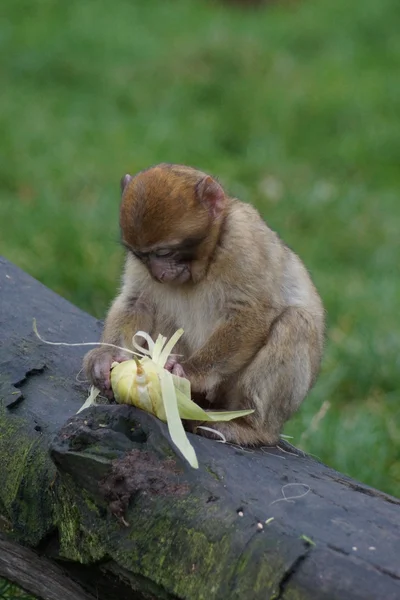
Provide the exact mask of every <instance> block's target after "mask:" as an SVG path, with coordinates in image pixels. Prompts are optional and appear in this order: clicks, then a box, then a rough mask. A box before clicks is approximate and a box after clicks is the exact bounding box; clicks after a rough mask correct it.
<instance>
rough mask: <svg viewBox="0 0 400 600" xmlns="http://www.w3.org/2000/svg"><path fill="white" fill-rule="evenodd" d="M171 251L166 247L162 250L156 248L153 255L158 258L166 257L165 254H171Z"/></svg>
mask: <svg viewBox="0 0 400 600" xmlns="http://www.w3.org/2000/svg"><path fill="white" fill-rule="evenodd" d="M172 254H173V251H172V250H168V248H164V250H157V251H156V252H154V256H157V257H159V258H166V257H167V256H172Z"/></svg>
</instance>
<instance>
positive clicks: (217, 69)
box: [0, 0, 400, 496]
mask: <svg viewBox="0 0 400 600" xmlns="http://www.w3.org/2000/svg"><path fill="white" fill-rule="evenodd" d="M399 31H400V6H399V3H398V0H380V1H379V2H377V1H376V0H353V1H352V2H348V0H309V1H305V0H303V1H298V0H297V1H292V2H288V1H287V2H284V1H282V2H277V3H276V4H275V5H272V6H271V5H270V6H269V7H265V8H261V9H258V10H249V9H247V10H246V9H241V8H238V7H235V8H233V7H232V6H231V5H229V3H223V2H216V1H215V2H211V1H208V2H206V1H202V0H193V1H191V2H190V1H188V0H174V1H173V2H172V1H168V0H167V1H164V2H157V1H155V0H147V1H146V2H134V1H133V0H130V1H128V0H114V2H112V3H107V2H104V1H102V0H70V1H69V2H61V1H58V0H36V2H34V3H33V2H30V1H28V0H17V1H15V0H2V3H1V7H0V51H1V56H2V64H1V66H0V77H1V80H0V82H1V91H0V222H1V230H0V231H1V233H0V253H1V254H3V255H5V256H6V257H7V258H8V259H10V260H11V261H14V262H15V263H16V264H17V265H19V266H20V267H22V268H23V269H25V270H26V271H28V272H29V273H31V274H32V275H33V276H35V277H36V278H38V279H39V280H40V281H42V282H43V283H45V284H46V285H47V286H49V287H51V288H53V289H54V290H56V291H57V292H58V293H60V294H61V295H63V296H65V297H66V298H68V299H69V300H71V301H72V302H74V303H75V304H77V305H79V306H80V307H82V308H83V309H85V310H87V311H89V312H90V313H92V314H94V315H96V316H97V317H103V316H104V314H105V311H106V308H107V306H108V304H109V302H110V300H111V298H112V297H113V295H114V294H115V290H116V286H117V284H118V281H119V276H120V268H121V264H122V249H121V248H120V247H119V245H118V224H117V222H118V204H119V179H120V177H121V175H123V174H124V173H125V172H136V171H138V170H139V169H141V168H144V167H146V166H149V165H151V164H154V163H157V162H161V161H168V162H182V163H186V164H190V165H193V166H197V167H199V168H201V169H204V170H206V171H207V170H208V171H210V172H211V173H213V174H215V175H217V176H218V177H219V178H220V180H221V181H222V182H223V183H224V184H225V186H226V187H227V188H228V189H229V190H230V192H231V193H232V194H235V195H237V196H239V197H240V198H241V199H242V200H245V201H249V202H252V203H254V204H255V205H256V206H257V207H258V209H259V210H260V211H261V213H262V214H263V216H264V217H265V219H266V220H267V221H268V223H269V225H270V226H271V227H272V228H273V229H275V230H277V231H278V232H279V234H280V235H281V236H282V237H283V239H284V240H285V241H286V242H287V243H288V244H289V246H290V247H292V248H293V249H294V250H295V251H296V252H297V253H298V254H299V255H300V256H301V258H302V259H303V260H304V261H305V263H306V265H307V266H308V268H309V269H310V271H311V273H312V276H313V278H314V281H315V282H316V284H317V287H318V289H319V291H320V293H321V295H322V297H323V300H324V303H325V306H326V309H327V311H328V331H327V345H326V352H325V360H324V365H323V369H322V373H321V375H320V378H319V380H318V383H317V384H316V386H315V388H314V390H313V392H312V393H311V394H310V396H309V398H308V399H307V400H306V402H305V403H304V405H303V407H302V409H301V410H300V412H299V413H298V414H297V415H296V417H295V418H294V419H293V420H292V421H291V422H290V423H289V424H288V426H287V428H286V431H285V432H286V433H287V434H289V435H292V436H293V440H292V441H293V443H294V444H296V445H300V446H301V447H302V448H304V449H305V450H307V451H309V452H311V453H313V454H315V455H317V456H318V457H319V458H320V459H321V460H323V461H324V462H326V463H327V464H329V465H331V466H333V467H335V468H337V469H339V470H340V471H342V472H345V473H348V474H350V475H352V476H354V477H356V478H358V479H360V480H362V481H364V482H366V483H369V484H371V485H373V486H375V487H378V488H380V489H382V490H385V491H387V492H390V493H392V494H395V495H397V496H400V418H399V408H400V403H399V393H400V368H399V367H400V328H399V300H400V281H399V273H400V270H399V264H400V243H399V230H400V198H399V192H400V36H399ZM244 259H245V257H244ZM77 341H78V340H77ZM321 405H322V406H323V409H322V411H321V410H320V408H321ZM314 415H317V417H314ZM313 417H314V419H313Z"/></svg>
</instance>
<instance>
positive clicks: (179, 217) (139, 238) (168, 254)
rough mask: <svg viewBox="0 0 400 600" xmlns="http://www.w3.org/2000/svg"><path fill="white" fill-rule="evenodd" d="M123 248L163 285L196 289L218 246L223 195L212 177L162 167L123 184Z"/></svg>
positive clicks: (129, 177) (195, 172) (175, 166)
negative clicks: (195, 285)
mask: <svg viewBox="0 0 400 600" xmlns="http://www.w3.org/2000/svg"><path fill="white" fill-rule="evenodd" d="M121 188H122V203H121V212H120V226H121V234H122V243H123V244H124V246H125V247H126V248H127V249H128V251H130V252H132V254H134V255H135V256H136V258H137V259H138V260H140V261H141V262H142V263H143V264H144V265H145V266H146V268H147V269H148V271H149V273H150V275H151V276H152V277H153V278H154V279H155V280H157V281H159V282H161V283H168V284H172V285H180V284H184V283H188V282H190V281H192V282H194V283H196V282H197V281H198V280H199V279H200V278H201V277H202V276H203V275H204V273H205V271H206V265H207V263H208V260H209V256H210V254H211V252H212V250H213V246H214V245H215V243H216V235H215V232H216V230H217V229H219V226H220V225H219V223H220V214H221V213H222V208H220V207H222V205H223V202H224V199H225V196H224V193H223V190H222V188H221V186H219V184H218V183H217V182H215V181H214V180H213V179H212V178H211V177H209V176H207V175H205V174H204V173H201V172H199V171H196V170H194V169H191V168H189V167H182V166H179V165H159V166H157V167H153V168H151V169H147V170H146V171H143V172H141V173H139V174H138V175H136V176H135V177H131V176H130V175H125V177H124V178H123V179H122V181H121Z"/></svg>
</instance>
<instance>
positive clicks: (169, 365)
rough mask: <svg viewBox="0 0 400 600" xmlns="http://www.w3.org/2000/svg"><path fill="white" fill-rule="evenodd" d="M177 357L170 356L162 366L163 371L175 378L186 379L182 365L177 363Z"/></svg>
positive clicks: (175, 355) (174, 355)
mask: <svg viewBox="0 0 400 600" xmlns="http://www.w3.org/2000/svg"><path fill="white" fill-rule="evenodd" d="M178 359H179V356H178V355H177V354H170V355H169V357H168V360H167V362H166V363H165V365H164V369H166V370H167V371H169V372H170V373H172V374H173V375H176V376H177V377H186V375H185V371H184V369H183V367H182V365H181V364H180V363H179V362H178Z"/></svg>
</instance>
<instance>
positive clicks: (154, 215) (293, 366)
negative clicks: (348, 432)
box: [85, 165, 324, 445]
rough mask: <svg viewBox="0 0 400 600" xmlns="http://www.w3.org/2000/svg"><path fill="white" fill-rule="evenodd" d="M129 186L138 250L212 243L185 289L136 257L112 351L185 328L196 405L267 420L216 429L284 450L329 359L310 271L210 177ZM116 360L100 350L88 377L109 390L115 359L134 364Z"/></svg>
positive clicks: (131, 239) (184, 358) (164, 178)
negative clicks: (282, 441) (143, 335)
mask: <svg viewBox="0 0 400 600" xmlns="http://www.w3.org/2000/svg"><path fill="white" fill-rule="evenodd" d="M126 181H127V182H125V186H124V191H123V200H122V206H121V231H122V237H123V240H124V243H125V244H126V245H127V246H128V247H129V248H132V250H133V251H139V250H143V249H145V250H146V251H149V250H155V251H157V248H165V247H169V245H171V244H172V245H174V244H175V243H176V242H179V241H180V240H182V239H184V238H186V237H187V236H189V237H190V236H198V237H199V239H201V241H199V243H198V244H197V245H196V247H195V251H194V255H193V256H191V259H192V260H190V261H189V263H188V265H189V266H188V267H187V268H188V269H189V271H190V279H189V280H188V281H184V283H182V284H176V283H174V281H171V282H170V281H167V282H165V281H163V280H157V279H155V277H154V273H152V263H148V262H146V261H147V260H148V259H147V258H146V259H145V260H144V262H142V260H139V259H138V258H137V257H136V256H134V255H133V254H132V253H131V252H129V251H128V253H127V257H126V264H125V271H124V276H123V283H122V289H121V292H120V294H119V296H118V297H117V298H116V300H115V301H114V304H113V305H112V307H111V309H110V312H109V314H108V317H107V320H106V323H105V328H104V333H103V338H102V339H103V341H107V342H111V343H114V344H118V345H125V346H128V347H129V346H130V340H131V337H132V335H133V333H135V331H137V330H138V329H144V330H145V331H148V332H149V333H150V335H151V336H152V337H155V336H157V334H159V333H162V334H163V335H166V336H168V337H169V336H171V335H172V334H173V333H174V332H175V331H176V330H177V329H178V328H180V327H182V328H183V329H184V331H185V333H184V336H183V337H182V340H181V342H180V343H179V344H178V347H177V348H176V352H177V353H178V354H180V355H181V356H180V358H179V359H178V361H179V363H180V364H181V366H182V368H183V371H184V373H185V375H186V376H187V377H188V378H189V379H190V381H191V383H192V389H193V391H194V393H195V399H196V400H197V401H199V403H201V404H202V405H203V406H204V407H206V408H208V407H211V406H212V407H213V408H217V409H218V408H219V409H221V408H223V409H226V410H230V409H242V408H253V409H254V410H255V412H254V414H253V415H251V416H249V417H245V418H241V419H238V420H236V421H232V422H229V423H218V424H216V425H213V427H214V429H217V430H219V431H220V432H222V433H223V434H224V435H225V437H226V439H227V440H228V441H232V442H236V443H238V444H244V445H252V444H274V443H276V441H277V440H278V438H279V434H280V432H281V429H282V427H283V425H284V423H285V421H286V420H287V419H288V418H289V417H290V416H291V415H292V414H293V412H294V411H295V410H297V408H298V407H299V405H300V404H301V402H302V400H303V399H304V397H305V396H306V394H307V392H308V391H309V389H310V388H311V386H312V384H313V383H314V381H315V378H316V376H317V373H318V370H319V367H320V362H321V356H322V350H323V339H324V309H323V306H322V303H321V300H320V297H319V295H318V293H317V291H316V289H315V287H314V285H313V283H312V281H311V279H310V276H309V274H308V272H307V270H306V269H305V267H304V265H303V263H302V262H301V260H300V259H299V258H298V257H297V256H296V254H294V253H293V252H292V251H291V250H290V249H289V248H288V247H287V246H285V245H284V244H283V242H282V241H281V240H280V239H279V237H278V236H277V234H276V233H274V232H273V231H272V230H271V229H269V228H268V226H267V225H266V223H265V222H264V221H263V220H262V219H261V217H260V215H259V214H258V212H257V211H256V210H255V209H254V208H253V207H251V206H250V205H248V204H245V203H242V202H240V201H238V200H236V199H232V198H229V197H227V196H226V195H225V194H224V192H223V191H222V188H221V187H220V186H219V184H217V183H216V182H215V180H213V179H212V178H210V177H209V176H207V175H205V174H204V173H201V172H199V171H196V170H194V169H191V168H190V167H182V166H177V165H159V166H157V167H153V168H152V169H148V170H146V171H144V172H142V173H139V174H138V175H137V176H136V177H134V178H131V179H129V180H126ZM135 215H136V219H137V220H136V221H135ZM149 215H151V218H150V216H149ZM147 228H149V229H150V230H149V231H147ZM156 260H157V261H158V263H157V265H159V263H160V261H161V265H163V264H167V265H168V267H171V264H172V267H171V269H174V268H175V267H176V264H181V263H180V262H179V261H178V263H176V264H175V263H174V262H173V261H174V260H175V259H174V258H166V259H164V258H163V257H161V259H160V258H156ZM162 261H164V262H162ZM162 269H163V267H162V268H161V270H162ZM172 272H173V273H175V271H172ZM158 273H159V271H158ZM162 276H163V272H162ZM111 354H112V356H111V355H110V352H109V350H107V349H104V348H98V349H95V350H93V351H91V352H90V353H89V354H88V355H87V356H86V358H85V369H86V373H87V374H88V376H89V378H90V379H91V381H92V382H93V383H95V384H97V385H100V386H102V387H103V388H104V387H105V388H109V379H107V375H106V371H107V369H109V364H110V362H111V360H113V359H116V360H124V359H125V358H127V356H124V355H123V353H119V355H118V356H117V354H118V353H111ZM197 431H198V432H199V433H201V434H202V435H209V433H208V432H205V431H203V430H197Z"/></svg>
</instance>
